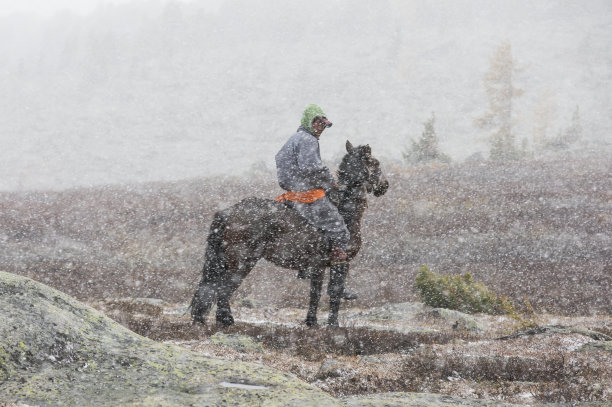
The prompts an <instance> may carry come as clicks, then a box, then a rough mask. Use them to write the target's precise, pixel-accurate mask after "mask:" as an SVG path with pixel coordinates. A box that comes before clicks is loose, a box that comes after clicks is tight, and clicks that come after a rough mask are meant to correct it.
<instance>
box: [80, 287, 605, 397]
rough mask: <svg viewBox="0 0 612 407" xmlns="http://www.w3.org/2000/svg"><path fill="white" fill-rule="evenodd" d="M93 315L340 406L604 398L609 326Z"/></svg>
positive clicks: (592, 320) (240, 313)
mask: <svg viewBox="0 0 612 407" xmlns="http://www.w3.org/2000/svg"><path fill="white" fill-rule="evenodd" d="M92 305H93V306H95V307H96V308H98V309H100V310H102V311H103V312H105V313H107V315H109V316H111V317H112V318H115V319H116V320H117V321H119V322H121V323H123V324H124V325H126V326H128V327H129V328H130V329H133V330H134V331H136V332H139V333H140V334H142V335H145V336H148V337H150V338H153V339H156V340H158V341H163V342H165V343H171V344H175V345H178V346H181V347H184V348H187V349H190V350H194V351H196V352H198V353H202V354H204V355H207V356H212V357H216V358H221V359H224V360H240V361H249V362H257V363H262V364H264V365H266V366H270V367H274V368H276V369H279V370H281V371H284V372H287V373H292V374H294V375H296V376H297V377H299V378H300V379H302V380H304V381H306V382H308V383H310V384H312V385H314V386H316V387H318V388H320V389H322V390H324V391H325V392H327V393H330V394H332V395H334V396H336V397H345V398H347V397H348V398H347V400H348V399H350V397H352V396H356V395H366V394H373V393H386V392H418V393H436V394H444V395H448V396H455V397H461V398H468V399H486V400H498V401H503V402H506V403H514V404H528V405H533V404H538V403H547V402H554V403H561V402H570V401H571V402H577V401H603V400H612V337H611V333H612V317H609V316H593V317H560V316H555V315H537V316H536V319H537V321H536V322H537V328H524V329H521V327H519V326H517V321H516V320H513V319H511V318H508V317H504V316H490V315H483V314H479V315H467V314H463V313H460V312H457V311H450V310H445V309H434V308H431V307H427V306H424V305H423V304H421V303H399V304H388V305H386V306H382V307H374V308H367V309H360V308H346V309H343V311H342V312H341V314H342V318H341V325H342V326H343V328H340V329H329V328H326V327H319V328H307V327H305V326H304V325H303V324H302V323H301V321H302V320H303V317H304V316H303V315H302V314H303V313H304V310H303V309H295V308H283V309H274V308H270V307H254V306H253V304H250V303H247V304H246V306H245V305H244V304H242V305H241V304H236V305H235V307H234V313H235V316H236V318H237V324H236V326H235V327H231V328H218V327H216V326H214V325H213V326H205V327H204V326H199V325H198V326H192V325H191V324H190V319H189V316H188V315H187V308H186V304H179V305H177V304H166V303H163V302H161V301H151V300H142V299H141V300H129V299H123V300H120V299H116V300H108V301H99V302H96V303H94V304H92ZM346 306H348V304H346ZM321 317H323V318H324V317H325V313H324V312H322V315H321ZM210 319H211V321H212V319H213V318H210Z"/></svg>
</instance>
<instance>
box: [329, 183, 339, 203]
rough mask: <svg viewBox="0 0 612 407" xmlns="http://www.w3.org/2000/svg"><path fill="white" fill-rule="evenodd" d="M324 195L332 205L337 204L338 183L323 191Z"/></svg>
mask: <svg viewBox="0 0 612 407" xmlns="http://www.w3.org/2000/svg"><path fill="white" fill-rule="evenodd" d="M325 195H326V196H327V198H328V199H329V200H330V201H331V203H333V204H334V205H336V206H338V205H339V204H340V191H339V190H338V185H334V187H333V188H330V189H328V190H327V191H325Z"/></svg>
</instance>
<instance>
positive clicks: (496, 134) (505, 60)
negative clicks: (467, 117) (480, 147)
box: [476, 41, 523, 160]
mask: <svg viewBox="0 0 612 407" xmlns="http://www.w3.org/2000/svg"><path fill="white" fill-rule="evenodd" d="M517 71H518V69H517V68H516V66H515V62H514V60H513V58H512V48H511V46H510V43H509V42H507V41H505V42H503V43H502V44H501V45H500V46H499V47H498V48H497V50H496V52H495V54H493V56H492V57H491V58H490V59H489V70H488V71H487V72H486V73H485V75H484V78H483V85H484V88H485V92H486V94H487V98H488V99H489V111H488V112H487V113H485V115H484V116H482V117H481V118H479V119H477V120H476V125H477V126H478V127H480V128H482V129H485V130H492V133H491V137H490V144H491V150H490V157H491V159H493V160H514V159H518V158H519V155H520V154H519V150H518V148H517V146H516V138H515V135H514V133H513V131H512V124H513V119H512V113H513V102H514V99H515V98H517V97H519V96H521V95H522V94H523V91H522V90H521V89H517V88H515V87H514V85H513V76H514V73H515V72H517Z"/></svg>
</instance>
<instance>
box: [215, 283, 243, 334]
mask: <svg viewBox="0 0 612 407" xmlns="http://www.w3.org/2000/svg"><path fill="white" fill-rule="evenodd" d="M239 285H240V284H232V283H224V284H223V285H222V286H221V287H219V289H218V290H217V295H218V296H217V314H216V316H215V320H216V322H217V325H221V326H230V325H234V317H233V316H232V310H231V308H230V298H231V297H232V294H233V293H234V291H235V290H236V288H238V286H239Z"/></svg>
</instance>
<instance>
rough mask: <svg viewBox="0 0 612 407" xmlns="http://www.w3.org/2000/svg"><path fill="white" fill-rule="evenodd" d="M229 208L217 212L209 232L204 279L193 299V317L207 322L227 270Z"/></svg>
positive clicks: (203, 322)
mask: <svg viewBox="0 0 612 407" xmlns="http://www.w3.org/2000/svg"><path fill="white" fill-rule="evenodd" d="M228 218H229V210H225V211H220V212H217V213H215V216H214V218H213V221H212V223H211V225H210V232H209V233H208V238H207V245H206V254H205V259H204V268H203V269H202V280H200V284H198V289H197V290H196V292H195V293H194V295H193V299H192V300H191V305H190V306H189V307H190V308H191V319H192V320H193V322H199V323H202V324H205V323H206V316H207V315H208V313H209V312H210V310H211V308H212V306H213V305H214V303H215V301H216V299H217V292H218V289H219V288H220V284H221V281H222V279H223V275H224V273H225V271H226V270H227V263H226V261H225V253H224V250H223V233H224V231H225V228H226V227H227V222H228Z"/></svg>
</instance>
